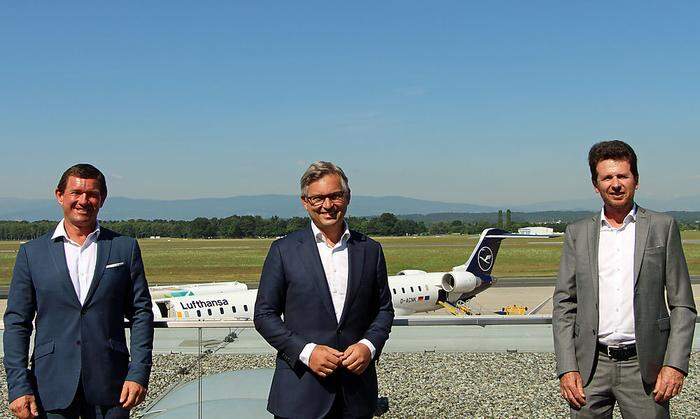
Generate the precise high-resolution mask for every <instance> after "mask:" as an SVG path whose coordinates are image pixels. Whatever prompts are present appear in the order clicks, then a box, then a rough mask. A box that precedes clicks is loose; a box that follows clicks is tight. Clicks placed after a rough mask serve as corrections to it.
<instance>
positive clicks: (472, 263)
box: [461, 228, 559, 277]
mask: <svg viewBox="0 0 700 419" xmlns="http://www.w3.org/2000/svg"><path fill="white" fill-rule="evenodd" d="M558 236H559V234H516V233H510V232H508V231H505V230H501V229H498V228H487V229H486V230H484V231H482V232H481V236H480V237H479V241H478V242H477V244H476V247H475V248H474V250H473V251H472V254H471V256H469V259H468V260H467V261H466V262H465V263H464V265H463V267H461V268H462V269H464V268H465V267H466V270H467V271H468V272H471V273H473V274H474V275H476V276H479V277H484V276H491V271H492V270H493V266H494V264H495V262H496V255H497V254H498V249H499V248H500V247H501V240H503V239H517V238H520V239H543V238H552V237H558Z"/></svg>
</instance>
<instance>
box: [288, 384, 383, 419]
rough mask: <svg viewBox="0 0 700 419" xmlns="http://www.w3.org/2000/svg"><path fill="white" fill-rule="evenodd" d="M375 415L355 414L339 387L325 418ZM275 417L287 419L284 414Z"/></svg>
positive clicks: (362, 418) (363, 418)
mask: <svg viewBox="0 0 700 419" xmlns="http://www.w3.org/2000/svg"><path fill="white" fill-rule="evenodd" d="M372 416H374V415H367V416H355V415H353V414H352V413H351V412H350V411H349V410H348V409H347V405H346V404H345V401H344V399H343V390H342V389H341V388H338V392H337V393H336V395H335V400H334V401H333V406H331V410H330V411H329V412H328V414H327V415H326V416H324V417H323V419H371V418H372ZM275 419H285V418H283V417H282V416H275Z"/></svg>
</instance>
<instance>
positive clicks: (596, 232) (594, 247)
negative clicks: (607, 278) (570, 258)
mask: <svg viewBox="0 0 700 419" xmlns="http://www.w3.org/2000/svg"><path fill="white" fill-rule="evenodd" d="M600 223H601V219H600V213H598V215H596V216H594V217H593V220H592V221H591V223H589V224H588V249H589V252H588V258H589V263H590V267H591V281H592V282H593V283H592V284H591V285H592V286H593V296H594V298H595V301H596V304H597V302H598V299H599V297H598V293H599V285H600V284H599V283H598V282H599V279H598V245H599V242H600Z"/></svg>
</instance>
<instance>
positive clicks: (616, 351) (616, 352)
mask: <svg viewBox="0 0 700 419" xmlns="http://www.w3.org/2000/svg"><path fill="white" fill-rule="evenodd" d="M598 351H600V352H602V353H604V354H605V355H607V356H608V358H610V359H614V360H616V361H626V360H628V359H630V358H632V357H633V356H636V355H637V345H635V344H634V343H630V344H629V345H605V344H603V343H600V342H598Z"/></svg>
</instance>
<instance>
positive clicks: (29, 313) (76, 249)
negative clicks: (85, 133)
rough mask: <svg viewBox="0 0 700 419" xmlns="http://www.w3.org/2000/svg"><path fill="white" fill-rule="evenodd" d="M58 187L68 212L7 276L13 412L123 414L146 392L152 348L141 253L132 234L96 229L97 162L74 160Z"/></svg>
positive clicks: (101, 188)
mask: <svg viewBox="0 0 700 419" xmlns="http://www.w3.org/2000/svg"><path fill="white" fill-rule="evenodd" d="M55 194H56V199H57V200H58V203H59V205H60V206H61V207H62V209H63V216H64V218H63V220H61V222H60V223H58V225H57V227H56V229H55V230H54V231H51V232H49V233H48V234H46V235H44V236H42V237H39V238H38V239H35V240H32V241H30V242H28V243H26V244H23V245H22V246H20V249H19V252H18V254H17V260H16V262H15V268H14V272H13V275H12V282H11V284H10V293H9V297H8V300H7V310H6V311H5V317H4V321H5V332H4V334H3V343H4V350H5V358H4V364H5V370H6V372H7V384H8V388H9V400H10V410H12V412H13V413H14V414H15V415H16V416H17V417H19V418H32V417H36V416H41V417H47V418H78V417H82V418H128V417H129V409H131V408H132V407H134V406H136V405H137V404H139V403H141V402H142V401H143V399H144V398H145V396H146V387H147V386H148V377H149V374H150V371H151V351H152V348H153V313H152V311H151V296H150V294H149V292H148V284H147V283H146V277H145V275H144V269H143V263H142V261H141V252H140V250H139V246H138V243H137V242H136V240H134V239H132V238H130V237H125V236H121V235H119V234H117V233H115V232H113V231H110V230H107V229H106V228H104V227H100V225H99V223H98V221H97V214H98V212H99V210H100V208H101V207H102V205H103V204H104V202H105V198H106V197H107V185H106V182H105V178H104V175H103V174H102V173H101V172H100V171H99V170H97V169H96V168H95V167H93V166H91V165H89V164H78V165H75V166H72V167H70V168H69V169H68V170H66V171H65V173H64V174H63V176H62V177H61V180H60V181H59V183H58V186H57V188H56V193H55ZM124 318H126V319H128V320H130V321H131V324H132V328H131V357H129V350H128V348H127V346H126V338H125V334H124ZM32 321H34V323H35V327H36V333H35V337H34V351H33V354H32V356H31V367H30V368H29V369H28V368H27V367H28V363H29V361H30V360H29V359H28V352H29V341H30V340H29V337H30V336H31V334H32V327H33V326H32Z"/></svg>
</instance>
